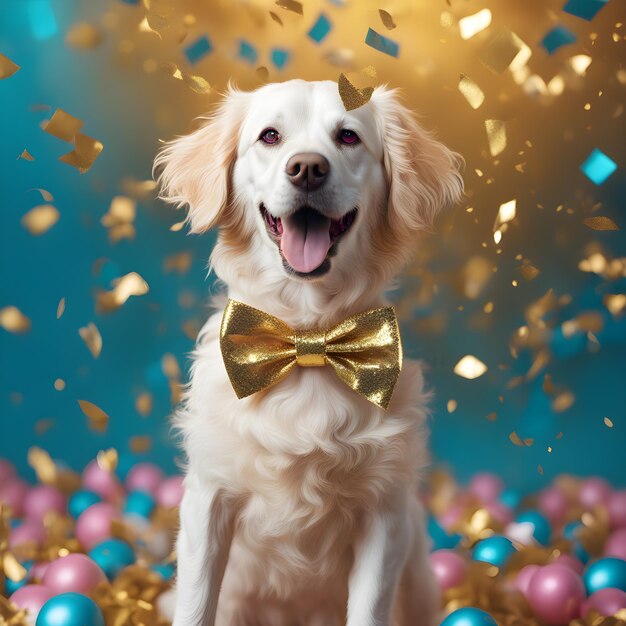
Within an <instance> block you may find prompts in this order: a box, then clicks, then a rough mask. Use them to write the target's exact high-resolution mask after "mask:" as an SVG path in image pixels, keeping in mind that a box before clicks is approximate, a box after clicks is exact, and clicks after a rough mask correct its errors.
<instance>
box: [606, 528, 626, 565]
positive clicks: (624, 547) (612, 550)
mask: <svg viewBox="0 0 626 626" xmlns="http://www.w3.org/2000/svg"><path fill="white" fill-rule="evenodd" d="M604 555H605V556H614V557H616V558H618V559H623V560H624V561H626V528H620V529H619V530H615V531H613V532H612V533H611V534H610V535H609V538H608V539H607V541H606V544H605V545H604Z"/></svg>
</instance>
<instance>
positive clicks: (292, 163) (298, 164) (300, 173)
mask: <svg viewBox="0 0 626 626" xmlns="http://www.w3.org/2000/svg"><path fill="white" fill-rule="evenodd" d="M285 172H286V173H287V176H288V177H289V180H290V181H291V182H292V184H294V185H295V186H296V187H303V188H306V189H308V190H309V191H313V190H314V189H317V188H318V187H321V186H322V184H323V183H324V181H325V180H326V177H327V176H328V173H329V172H330V163H329V162H328V160H327V159H326V157H324V156H322V155H321V154H319V153H317V152H301V153H300V154H294V155H293V156H292V157H291V158H290V159H289V161H287V166H286V167H285Z"/></svg>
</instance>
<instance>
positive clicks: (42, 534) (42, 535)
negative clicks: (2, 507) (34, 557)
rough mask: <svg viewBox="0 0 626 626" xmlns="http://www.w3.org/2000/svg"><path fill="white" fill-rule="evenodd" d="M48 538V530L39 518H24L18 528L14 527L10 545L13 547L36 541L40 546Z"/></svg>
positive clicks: (10, 536) (10, 535)
mask: <svg viewBox="0 0 626 626" xmlns="http://www.w3.org/2000/svg"><path fill="white" fill-rule="evenodd" d="M45 539H46V531H45V529H44V527H43V525H42V523H41V522H40V521H38V520H32V519H27V520H24V522H22V523H21V524H20V525H19V526H18V527H17V528H12V529H11V532H10V534H9V545H10V546H11V547H12V548H13V547H15V546H19V545H22V544H25V543H34V544H35V545H36V546H40V545H41V544H42V543H43V542H44V541H45Z"/></svg>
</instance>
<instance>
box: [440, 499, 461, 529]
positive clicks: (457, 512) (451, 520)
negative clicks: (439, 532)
mask: <svg viewBox="0 0 626 626" xmlns="http://www.w3.org/2000/svg"><path fill="white" fill-rule="evenodd" d="M462 513H463V507H462V506H461V505H460V504H458V503H457V502H455V503H453V504H451V505H450V506H449V507H448V509H447V510H446V511H445V512H444V513H443V515H442V516H441V517H440V518H439V523H440V524H441V526H442V527H443V528H444V529H445V530H447V531H450V530H451V529H452V528H453V527H454V525H455V524H456V523H457V522H458V521H459V519H460V517H461V515H462Z"/></svg>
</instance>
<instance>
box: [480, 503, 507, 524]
mask: <svg viewBox="0 0 626 626" xmlns="http://www.w3.org/2000/svg"><path fill="white" fill-rule="evenodd" d="M485 510H486V511H487V512H488V513H489V515H491V517H493V519H495V520H496V521H498V522H500V523H501V524H508V523H509V522H510V521H511V520H512V519H513V513H512V511H511V509H509V507H508V506H506V505H505V504H503V503H502V502H499V501H497V500H496V501H494V502H487V504H485Z"/></svg>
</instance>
